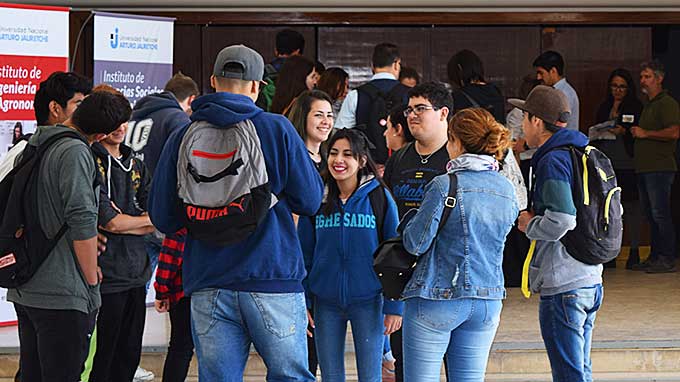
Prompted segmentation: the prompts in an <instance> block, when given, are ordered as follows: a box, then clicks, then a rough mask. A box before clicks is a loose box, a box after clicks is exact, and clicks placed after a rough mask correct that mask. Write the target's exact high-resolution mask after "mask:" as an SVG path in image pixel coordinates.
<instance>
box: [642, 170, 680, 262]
mask: <svg viewBox="0 0 680 382" xmlns="http://www.w3.org/2000/svg"><path fill="white" fill-rule="evenodd" d="M674 178H675V173H673V172H647V173H641V174H637V182H638V190H639V191H640V208H641V209H642V212H643V213H644V214H645V216H646V217H647V220H648V221H649V225H650V228H651V246H652V251H651V253H650V258H651V260H652V261H660V262H662V263H663V264H665V265H672V264H674V262H675V227H674V226H673V217H672V215H671V186H672V185H673V179H674Z"/></svg>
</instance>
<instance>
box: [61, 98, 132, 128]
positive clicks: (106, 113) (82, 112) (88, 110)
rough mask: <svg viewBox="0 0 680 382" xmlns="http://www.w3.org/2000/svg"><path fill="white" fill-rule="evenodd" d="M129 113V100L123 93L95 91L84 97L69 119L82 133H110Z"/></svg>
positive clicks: (125, 120) (130, 112) (130, 111)
mask: <svg viewBox="0 0 680 382" xmlns="http://www.w3.org/2000/svg"><path fill="white" fill-rule="evenodd" d="M131 114H132V108H131V107H130V102H129V101H128V100H127V99H126V98H125V97H124V96H123V95H121V94H113V93H110V92H107V91H96V92H93V93H92V94H90V95H89V96H87V97H85V99H84V100H83V102H82V103H81V104H80V106H78V108H77V109H76V111H75V112H74V113H73V116H72V117H71V120H72V121H73V124H75V125H76V127H77V128H78V130H80V131H81V132H82V133H83V134H86V135H92V134H110V133H111V132H113V131H115V130H116V129H118V128H119V127H120V125H121V124H123V123H125V122H127V121H128V120H129V119H130V115H131Z"/></svg>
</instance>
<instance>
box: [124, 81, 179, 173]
mask: <svg viewBox="0 0 680 382" xmlns="http://www.w3.org/2000/svg"><path fill="white" fill-rule="evenodd" d="M190 122H191V121H190V120H189V116H188V115H187V113H185V112H184V110H182V108H181V107H180V106H179V102H177V98H175V96H174V95H173V94H172V93H170V92H163V93H157V94H149V95H148V96H146V97H144V98H142V99H140V100H139V101H137V103H136V104H135V107H134V109H132V117H131V118H130V122H129V123H128V131H127V134H126V136H125V142H126V144H127V145H129V146H130V147H131V148H132V150H133V151H134V153H135V156H136V157H137V158H139V159H141V160H143V161H144V164H146V167H147V168H148V169H149V172H150V173H151V175H152V176H153V172H154V171H155V170H156V164H157V163H158V158H160V156H161V151H163V146H164V145H165V142H166V141H167V140H168V137H169V136H170V134H172V133H173V132H174V131H175V130H177V129H180V128H182V127H184V126H186V125H188V124H189V123H190Z"/></svg>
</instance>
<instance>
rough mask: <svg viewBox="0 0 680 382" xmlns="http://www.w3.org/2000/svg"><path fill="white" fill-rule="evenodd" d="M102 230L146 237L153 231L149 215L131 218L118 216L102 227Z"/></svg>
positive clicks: (130, 216)
mask: <svg viewBox="0 0 680 382" xmlns="http://www.w3.org/2000/svg"><path fill="white" fill-rule="evenodd" d="M102 228H103V229H104V231H107V232H111V233H117V234H128V235H146V234H147V233H151V232H153V231H154V226H153V224H151V218H149V215H142V216H132V215H126V214H118V215H116V216H115V217H114V218H113V219H111V220H109V221H108V222H107V223H106V224H105V225H103V226H102Z"/></svg>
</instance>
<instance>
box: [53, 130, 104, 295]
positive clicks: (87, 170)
mask: <svg viewBox="0 0 680 382" xmlns="http://www.w3.org/2000/svg"><path fill="white" fill-rule="evenodd" d="M71 145H73V146H70V147H67V148H65V151H64V152H63V154H62V155H61V156H60V158H58V159H59V160H58V161H57V163H58V165H56V164H55V165H56V166H57V171H58V173H59V177H58V179H59V190H58V192H59V195H61V200H62V203H63V205H62V206H63V210H64V223H65V224H66V225H67V226H68V228H69V229H68V232H67V234H66V237H67V238H69V239H70V240H71V241H72V243H73V251H74V252H75V256H76V259H77V262H78V265H79V268H80V270H81V272H82V273H83V276H84V278H85V280H86V282H87V283H88V284H90V285H96V284H97V283H98V281H99V278H98V275H97V194H95V190H94V189H93V183H94V177H95V176H96V170H95V165H94V161H93V160H92V155H91V154H90V150H89V148H87V147H86V146H85V145H83V144H82V143H80V142H78V143H71Z"/></svg>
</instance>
